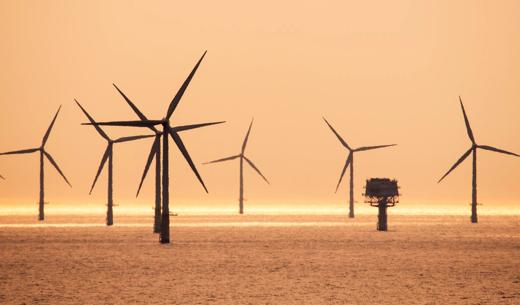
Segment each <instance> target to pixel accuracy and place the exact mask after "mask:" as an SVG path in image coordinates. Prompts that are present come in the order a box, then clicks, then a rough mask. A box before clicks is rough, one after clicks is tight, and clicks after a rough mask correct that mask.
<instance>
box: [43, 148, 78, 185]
mask: <svg viewBox="0 0 520 305" xmlns="http://www.w3.org/2000/svg"><path fill="white" fill-rule="evenodd" d="M43 154H44V155H45V157H47V159H48V160H49V162H51V164H52V166H54V168H55V169H56V170H57V171H58V173H60V175H61V177H63V179H64V180H65V182H67V184H68V185H69V186H70V187H72V185H71V184H70V182H69V180H67V177H65V175H64V174H63V172H62V171H61V169H60V167H59V166H58V163H56V161H54V158H52V156H51V155H50V154H49V153H48V152H46V151H43Z"/></svg>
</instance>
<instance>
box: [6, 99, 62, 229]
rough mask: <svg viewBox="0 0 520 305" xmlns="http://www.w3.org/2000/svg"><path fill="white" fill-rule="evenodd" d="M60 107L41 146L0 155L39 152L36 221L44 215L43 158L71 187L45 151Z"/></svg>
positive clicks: (42, 218)
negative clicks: (38, 199) (38, 196)
mask: <svg viewBox="0 0 520 305" xmlns="http://www.w3.org/2000/svg"><path fill="white" fill-rule="evenodd" d="M60 109H61V106H60V107H59V108H58V111H56V114H55V115H54V118H53V119H52V122H51V124H50V125H49V128H47V131H46V132H45V135H44V136H43V140H42V145H41V146H40V147H38V148H30V149H23V150H15V151H9V152H4V153H0V155H18V154H29V153H33V152H37V151H39V152H40V202H39V208H38V211H39V212H38V220H44V218H45V213H44V208H43V206H44V204H45V202H44V195H45V191H44V167H43V159H44V158H43V157H44V156H45V158H47V160H49V162H50V163H51V164H52V166H54V168H55V169H56V170H57V171H58V173H59V174H60V175H61V177H63V179H64V180H65V182H67V184H68V185H69V186H70V187H72V185H71V184H70V183H69V180H67V178H66V177H65V175H64V174H63V172H62V171H61V169H60V168H59V166H58V164H57V163H56V161H54V158H53V157H52V156H51V154H49V153H48V152H47V151H46V150H45V144H46V143H47V140H48V139H49V135H50V133H51V130H52V127H53V126H54V122H56V118H57V117H58V113H60Z"/></svg>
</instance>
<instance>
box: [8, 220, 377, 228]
mask: <svg viewBox="0 0 520 305" xmlns="http://www.w3.org/2000/svg"><path fill="white" fill-rule="evenodd" d="M367 224H372V223H368V222H356V223H346V222H339V221H337V222H334V221H316V222H289V221H286V222H285V221H275V222H272V221H244V222H185V223H182V222H179V223H171V227H173V228H175V227H335V226H347V225H348V226H352V225H356V226H359V225H367ZM150 226H151V224H149V223H121V224H114V225H113V227H132V228H149V227H150ZM101 227H106V225H105V224H102V223H36V224H35V223H29V224H18V223H16V224H0V228H101Z"/></svg>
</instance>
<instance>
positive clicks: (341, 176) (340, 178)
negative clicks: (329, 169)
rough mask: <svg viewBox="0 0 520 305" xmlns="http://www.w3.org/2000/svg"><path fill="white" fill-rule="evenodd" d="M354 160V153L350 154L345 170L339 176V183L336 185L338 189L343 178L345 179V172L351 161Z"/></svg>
mask: <svg viewBox="0 0 520 305" xmlns="http://www.w3.org/2000/svg"><path fill="white" fill-rule="evenodd" d="M351 161H352V153H350V154H348V157H347V161H346V162H345V166H344V167H343V170H342V171H341V175H340V176H339V181H338V185H337V186H336V191H335V192H337V191H338V189H339V185H340V184H341V180H343V176H344V175H345V172H346V171H347V168H348V166H349V165H350V162H351Z"/></svg>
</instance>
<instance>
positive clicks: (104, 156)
mask: <svg viewBox="0 0 520 305" xmlns="http://www.w3.org/2000/svg"><path fill="white" fill-rule="evenodd" d="M111 148H112V146H111V145H110V144H109V145H107V148H106V149H105V153H104V154H103V157H102V158H101V163H99V168H98V170H97V173H96V177H94V182H92V186H91V187H90V192H89V194H92V190H93V189H94V186H96V182H97V180H98V178H99V174H101V171H102V170H103V166H104V165H105V163H106V162H107V159H108V156H109V155H110V153H111Z"/></svg>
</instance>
